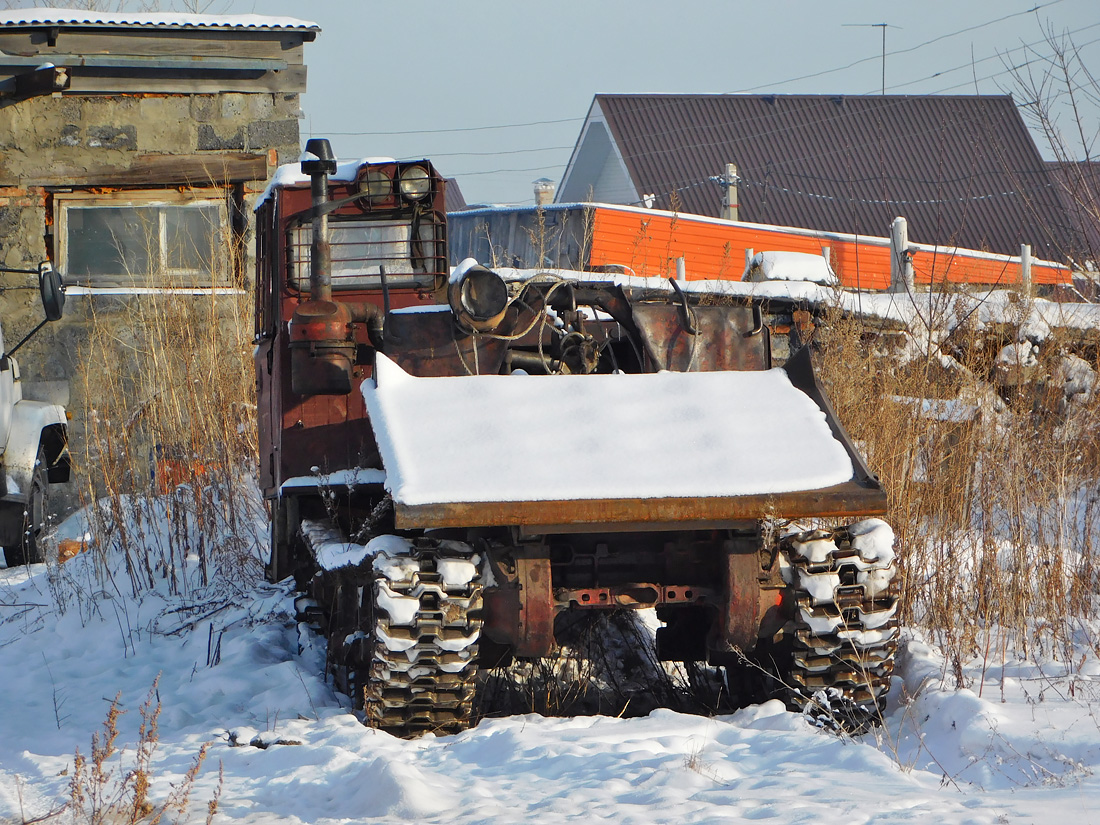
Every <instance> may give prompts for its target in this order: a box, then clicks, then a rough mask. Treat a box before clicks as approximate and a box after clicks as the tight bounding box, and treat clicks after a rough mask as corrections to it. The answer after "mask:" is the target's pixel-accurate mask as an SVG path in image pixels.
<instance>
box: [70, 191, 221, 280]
mask: <svg viewBox="0 0 1100 825" xmlns="http://www.w3.org/2000/svg"><path fill="white" fill-rule="evenodd" d="M211 206H213V207H215V208H216V209H217V223H216V225H215V227H214V231H215V233H217V235H218V237H219V238H220V239H221V240H220V241H219V240H218V239H215V248H216V249H217V251H218V253H219V254H218V255H217V256H216V257H217V260H216V261H215V262H214V263H215V265H216V270H215V271H208V270H206V269H174V270H173V269H169V267H168V261H167V257H168V250H167V242H166V237H167V228H166V221H165V220H164V217H163V216H164V214H165V213H163V212H161V213H160V214H159V218H158V253H159V258H160V262H159V266H158V269H157V271H155V272H135V273H130V274H129V275H121V276H116V275H76V274H72V272H71V268H70V267H69V248H68V247H69V211H70V210H71V209H74V208H75V209H89V208H91V209H94V208H96V207H103V208H115V209H118V208H126V207H135V208H140V207H185V208H186V207H211ZM53 211H54V253H55V258H54V260H55V262H56V265H57V267H58V269H60V270H61V273H62V275H63V276H64V278H65V282H66V283H67V284H72V285H73V286H78V287H90V288H105V289H113V288H133V287H138V288H152V289H173V288H195V287H199V288H208V287H212V288H216V289H217V288H223V287H227V286H231V283H230V276H231V271H232V245H231V241H230V236H229V210H228V203H227V197H226V193H225V192H223V191H222V190H218V189H202V190H188V191H186V192H176V191H172V190H155V191H140V192H134V191H127V192H113V193H93V192H65V193H57V194H55V195H54V209H53Z"/></svg>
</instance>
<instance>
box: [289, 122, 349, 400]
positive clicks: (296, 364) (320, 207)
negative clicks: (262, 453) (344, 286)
mask: <svg viewBox="0 0 1100 825" xmlns="http://www.w3.org/2000/svg"><path fill="white" fill-rule="evenodd" d="M335 171H336V159H335V158H334V157H333V154H332V147H331V146H330V145H329V142H328V140H326V139H325V138H313V139H311V140H309V141H307V142H306V152H305V157H304V158H303V160H302V173H303V174H306V175H309V187H310V192H311V193H312V195H313V219H312V229H313V240H312V243H311V245H310V251H309V300H307V301H303V302H302V303H300V304H298V307H297V308H296V309H295V310H294V316H293V317H292V318H291V319H290V388H291V390H293V392H294V393H295V394H296V395H347V394H348V393H350V392H351V376H352V366H353V365H354V363H355V337H354V334H353V332H352V328H351V323H352V315H351V312H350V311H349V309H348V307H347V306H346V305H345V304H343V303H340V302H336V301H333V300H332V247H331V246H330V245H329V239H328V210H327V209H326V207H327V205H328V202H329V199H328V176H329V175H331V174H333V173H334V172H335Z"/></svg>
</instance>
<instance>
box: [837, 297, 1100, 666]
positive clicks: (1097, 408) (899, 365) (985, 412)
mask: <svg viewBox="0 0 1100 825" xmlns="http://www.w3.org/2000/svg"><path fill="white" fill-rule="evenodd" d="M1015 334H1016V331H1015V330H1013V329H1011V328H1009V329H1002V330H998V331H990V330H979V329H976V328H974V327H971V326H968V325H966V324H964V325H962V327H961V328H959V329H956V330H955V332H954V333H952V335H951V336H950V338H948V339H946V340H945V341H944V342H943V343H941V344H940V345H939V346H938V347H937V346H935V345H933V346H931V347H928V346H926V345H927V343H928V339H927V338H926V340H925V342H924V344H925V346H924V347H923V348H924V349H925V350H926V351H925V352H924V353H922V352H920V350H921V349H922V347H920V346H918V347H914V346H913V344H912V339H909V340H908V342H907V346H906V347H903V348H898V347H896V346H891V345H890V344H889V342H888V341H887V340H886V339H884V338H883V337H881V336H877V335H874V334H871V333H870V331H869V330H868V329H865V328H864V327H862V326H861V325H860V324H859V323H858V322H857V321H854V320H850V319H849V320H845V319H841V318H834V319H832V320H831V321H830V322H829V323H828V324H826V325H824V326H822V327H819V329H818V336H819V338H818V342H817V343H818V344H819V345H820V353H821V372H822V377H823V379H824V381H825V383H826V385H827V387H828V391H829V394H830V398H831V400H832V402H833V404H834V406H835V408H836V410H837V413H838V415H839V417H840V419H841V421H843V422H844V425H845V427H846V428H847V429H848V431H849V433H850V434H851V435H852V437H853V439H855V440H856V442H857V443H858V444H859V446H860V447H861V449H862V450H863V451H864V454H865V456H866V457H867V459H868V463H869V464H870V465H871V467H872V469H873V470H874V471H875V472H876V473H878V474H879V476H880V478H881V479H882V482H883V484H884V486H885V487H886V490H887V492H888V495H889V501H890V514H889V516H888V517H887V518H888V520H889V521H890V523H891V525H892V526H893V527H894V530H895V532H896V534H897V541H898V545H897V546H898V548H899V550H900V551H901V560H902V565H903V596H904V600H903V603H904V605H905V608H904V609H905V614H904V616H903V622H905V623H908V624H916V625H920V626H924V627H926V628H928V629H929V630H930V631H932V633H933V634H934V635H935V636H936V638H937V640H938V641H939V642H940V643H941V644H942V645H943V647H944V650H945V651H946V653H947V656H948V658H949V659H950V658H952V657H953V658H955V659H958V660H961V661H966V660H969V659H970V658H972V657H973V656H976V655H985V656H987V657H988V656H989V655H990V654H991V653H993V652H996V653H1003V652H1004V651H1005V650H1006V649H1010V648H1011V649H1013V650H1015V651H1017V652H1021V653H1023V654H1025V655H1027V654H1028V652H1029V650H1030V649H1031V648H1033V647H1035V646H1037V647H1038V648H1039V649H1041V650H1044V651H1045V652H1048V653H1052V654H1055V655H1058V654H1059V653H1063V652H1068V650H1069V649H1070V647H1071V644H1070V642H1071V636H1072V634H1073V631H1074V629H1075V627H1076V623H1077V619H1079V618H1080V617H1082V616H1085V615H1089V614H1090V613H1091V610H1092V605H1093V600H1094V596H1095V592H1096V586H1097V581H1096V558H1095V555H1094V551H1093V540H1094V535H1095V530H1096V529H1097V528H1098V527H1100V506H1098V503H1097V489H1098V483H1100V453H1098V450H1097V446H1096V443H1095V437H1094V435H1093V434H1094V433H1095V432H1096V427H1097V425H1098V424H1100V399H1098V398H1097V397H1096V394H1095V393H1094V394H1093V396H1092V397H1091V398H1087V397H1086V398H1081V397H1078V398H1076V399H1074V400H1073V401H1069V402H1067V401H1066V399H1065V394H1064V393H1063V392H1062V387H1061V384H1060V383H1059V379H1058V364H1059V361H1060V359H1061V358H1062V356H1063V355H1064V354H1065V353H1066V352H1068V351H1069V349H1070V342H1066V341H1059V340H1057V339H1055V338H1052V339H1048V340H1046V341H1044V342H1043V345H1042V348H1041V354H1040V358H1039V364H1038V365H1037V367H1035V368H1033V370H1032V380H1031V381H1029V382H1027V383H1024V384H1022V385H1020V386H1019V387H1017V388H1015V389H1012V388H1003V387H1002V389H1001V392H1000V394H998V392H997V391H996V390H995V388H994V387H995V382H994V379H995V377H996V373H997V370H996V368H995V365H994V363H993V359H994V357H995V356H996V354H997V352H998V351H999V349H1000V347H1001V346H1002V345H1003V344H1004V343H1006V342H1007V340H1006V339H1008V338H1011V337H1013V336H1014V335H1015ZM998 336H999V337H998ZM899 340H900V339H899ZM933 343H934V342H933ZM945 353H949V354H950V357H949V358H944V357H942V356H943V355H944V354H945ZM1093 357H1094V358H1095V355H1093ZM1091 365H1092V367H1093V368H1094V369H1095V368H1096V366H1097V365H1096V363H1095V361H1093V362H1092V364H1091ZM1002 396H1003V397H1002ZM923 400H927V401H926V402H925V401H923Z"/></svg>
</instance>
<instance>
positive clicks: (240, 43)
mask: <svg viewBox="0 0 1100 825" xmlns="http://www.w3.org/2000/svg"><path fill="white" fill-rule="evenodd" d="M315 34H316V33H315V32H295V31H269V32H261V31H252V30H249V29H205V30H202V31H177V30H164V29H159V30H157V29H143V30H133V31H120V30H117V29H115V30H110V29H101V30H95V29H83V30H80V31H73V30H71V29H68V28H66V27H64V26H63V27H62V28H61V34H60V36H59V37H58V39H57V43H56V44H55V45H53V46H50V45H49V44H48V43H47V41H46V30H45V29H44V28H40V29H34V30H27V29H24V30H22V31H10V30H9V31H0V50H2V51H5V52H7V53H8V54H15V55H28V56H30V55H51V54H147V55H207V56H212V57H261V58H264V57H266V58H278V59H280V60H285V61H286V62H287V63H298V64H301V63H303V62H304V49H303V47H302V43H303V41H305V40H312V39H313V36H314V35H315Z"/></svg>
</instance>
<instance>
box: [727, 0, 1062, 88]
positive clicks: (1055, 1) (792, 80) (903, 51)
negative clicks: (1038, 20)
mask: <svg viewBox="0 0 1100 825" xmlns="http://www.w3.org/2000/svg"><path fill="white" fill-rule="evenodd" d="M1062 2H1064V0H1050V2H1047V3H1040V4H1039V5H1036V6H1033V7H1032V8H1030V9H1028V10H1027V11H1018V12H1013V13H1012V14H1006V15H1005V16H1004V17H998V18H997V19H996V20H988V21H986V22H985V23H978V24H976V25H973V26H967V27H966V28H963V29H959V30H958V31H953V32H949V33H948V34H941V35H940V36H938V37H933V38H932V39H931V40H926V41H925V42H923V43H918V44H917V45H916V46H910V47H909V48H906V49H896V50H895V51H892V52H887V53H886V54H885V56H884V58H883V59H885V57H893V56H894V55H898V54H907V53H908V52H912V51H916V50H917V49H921V48H924V47H925V46H928V45H931V44H932V43H937V42H939V41H940V40H946V39H947V38H949V37H955V36H957V35H960V34H965V33H966V32H969V31H975V30H976V29H982V28H985V27H986V26H992V25H994V24H996V23H1002V22H1004V21H1005V20H1009V19H1011V18H1013V17H1020V16H1021V15H1025V14H1032V13H1034V12H1037V11H1039V9H1044V8H1047V7H1048V6H1054V5H1057V4H1058V3H1062ZM878 59H879V58H878V57H876V56H872V57H862V58H860V59H859V60H855V61H853V62H851V63H848V64H847V65H844V66H837V67H836V68H834V69H826V70H824V71H820V72H813V73H811V74H804V75H800V76H798V77H791V78H787V79H786V80H780V81H779V82H777V83H764V84H762V85H760V86H750V87H749V88H747V89H738V90H737V92H735V94H741V93H744V92H756V91H759V90H760V89H771V88H775V87H776V86H785V85H786V84H788V83H795V82H797V81H799V80H812V79H814V78H817V77H824V76H825V75H828V74H835V73H837V72H842V71H844V70H845V69H851V68H853V67H855V66H860V65H862V64H864V63H868V62H870V61H872V60H878Z"/></svg>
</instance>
